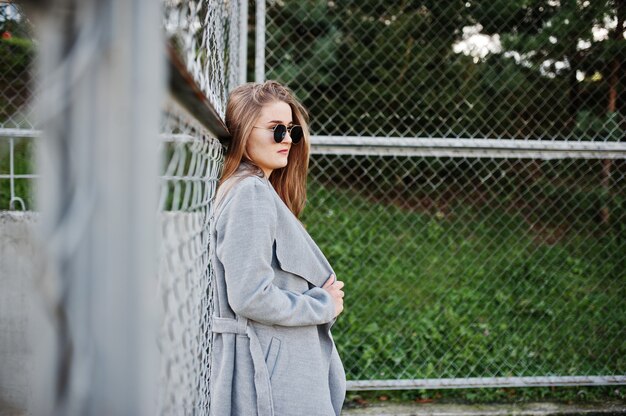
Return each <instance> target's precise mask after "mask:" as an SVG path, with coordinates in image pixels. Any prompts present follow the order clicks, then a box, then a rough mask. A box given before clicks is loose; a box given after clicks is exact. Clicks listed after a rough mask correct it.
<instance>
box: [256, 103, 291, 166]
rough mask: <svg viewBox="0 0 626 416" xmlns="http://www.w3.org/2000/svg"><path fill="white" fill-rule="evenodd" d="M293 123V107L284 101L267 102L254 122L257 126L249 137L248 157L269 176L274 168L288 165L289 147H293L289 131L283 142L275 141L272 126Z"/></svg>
mask: <svg viewBox="0 0 626 416" xmlns="http://www.w3.org/2000/svg"><path fill="white" fill-rule="evenodd" d="M292 123H293V120H292V114H291V107H290V106H289V104H287V103H285V102H284V101H274V102H271V103H269V104H265V105H264V106H263V108H262V109H261V115H260V116H259V118H258V119H257V120H256V122H255V123H254V126H255V128H253V129H252V133H251V134H250V137H249V138H248V143H247V144H246V151H247V153H248V157H250V159H251V160H252V162H254V163H255V164H256V165H257V166H258V167H259V168H261V170H263V173H264V174H265V177H267V178H269V176H270V174H271V173H272V171H273V170H274V169H280V168H284V167H285V166H287V158H288V156H289V149H290V148H291V144H292V142H291V136H290V135H289V133H287V135H286V136H285V138H284V139H283V141H282V142H280V143H276V142H275V141H274V132H273V131H272V128H273V127H274V126H275V125H277V124H284V125H285V126H290V125H291V124H292Z"/></svg>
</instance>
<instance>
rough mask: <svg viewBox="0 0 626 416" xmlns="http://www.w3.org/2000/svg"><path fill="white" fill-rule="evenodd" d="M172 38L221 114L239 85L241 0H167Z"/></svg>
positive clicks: (167, 23)
mask: <svg viewBox="0 0 626 416" xmlns="http://www.w3.org/2000/svg"><path fill="white" fill-rule="evenodd" d="M164 6H165V7H164V10H165V14H164V27H165V32H166V34H167V36H168V38H169V39H170V40H171V42H172V43H173V45H174V46H175V48H176V50H177V52H178V54H179V56H180V57H181V58H182V59H183V61H184V62H185V64H186V66H187V70H188V71H189V73H190V74H191V75H192V77H193V78H194V80H195V82H196V83H197V84H198V86H199V87H200V89H201V90H202V91H203V92H204V94H205V95H206V96H207V98H208V99H209V101H210V102H211V104H212V105H213V106H214V107H215V110H216V111H217V112H218V114H219V115H220V116H222V117H223V116H224V111H225V110H226V109H225V104H226V99H227V96H228V91H229V90H230V89H231V88H233V87H234V86H236V83H237V71H238V67H239V62H238V59H237V57H238V48H239V26H238V25H239V20H238V19H239V2H238V1H230V0H224V1H207V0H191V1H181V0H165V1H164Z"/></svg>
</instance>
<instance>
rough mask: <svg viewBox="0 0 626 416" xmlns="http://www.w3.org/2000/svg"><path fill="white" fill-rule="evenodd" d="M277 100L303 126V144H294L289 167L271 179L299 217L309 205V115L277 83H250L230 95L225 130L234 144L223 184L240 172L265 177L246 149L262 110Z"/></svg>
mask: <svg viewBox="0 0 626 416" xmlns="http://www.w3.org/2000/svg"><path fill="white" fill-rule="evenodd" d="M275 101H282V102H284V103H287V104H288V105H289V107H291V113H292V117H293V123H294V124H299V125H300V126H302V131H303V132H304V136H303V138H302V140H301V141H300V143H298V144H296V145H292V147H291V150H290V151H289V156H288V160H287V166H285V167H283V168H280V169H275V170H274V171H272V174H271V175H270V177H269V181H270V183H271V184H272V186H273V187H274V189H275V190H276V192H277V193H278V195H279V196H280V198H281V199H282V200H283V202H284V203H285V204H286V205H287V207H288V208H289V209H290V210H291V212H293V214H294V215H295V216H296V217H299V215H300V213H301V212H302V210H303V209H304V205H305V203H306V179H307V171H308V168H309V151H310V141H309V137H310V136H309V128H308V114H307V112H306V110H305V109H304V107H303V106H302V104H300V102H299V101H298V100H297V99H296V97H295V95H294V93H293V91H291V90H290V89H289V88H287V87H285V86H283V85H281V84H279V83H278V82H276V81H266V82H264V83H253V82H250V83H247V84H243V85H240V86H238V87H237V88H235V89H234V90H232V92H231V93H230V96H229V97H228V104H227V105H226V127H227V128H228V131H229V132H230V134H231V142H230V145H229V147H228V150H227V151H226V159H225V161H224V168H223V170H222V177H221V180H220V185H222V184H223V183H224V182H225V181H226V180H227V179H229V178H231V177H234V176H240V173H241V175H242V176H243V177H245V176H250V175H259V176H263V172H262V170H261V169H260V168H259V167H258V166H256V165H255V164H254V162H253V161H252V160H251V159H250V157H249V156H248V153H247V151H246V146H247V144H248V139H249V137H250V134H251V133H252V127H253V126H254V123H255V122H256V120H257V119H258V118H259V116H260V115H261V109H262V108H263V106H265V105H266V104H269V103H272V102H275Z"/></svg>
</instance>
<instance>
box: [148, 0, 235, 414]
mask: <svg viewBox="0 0 626 416" xmlns="http://www.w3.org/2000/svg"><path fill="white" fill-rule="evenodd" d="M239 3H240V2H238V1H219V2H215V1H186V2H180V1H166V2H165V17H164V27H165V31H166V34H167V36H168V38H169V42H170V44H171V45H173V50H174V52H175V56H173V57H172V56H171V57H170V59H173V60H176V59H177V57H178V58H179V59H181V61H182V62H183V63H184V68H185V70H186V74H185V75H184V76H183V77H182V78H183V79H184V80H185V81H183V82H182V83H178V84H174V85H171V86H170V89H171V99H170V103H169V105H168V109H167V111H166V116H165V123H164V128H163V132H164V138H165V142H164V146H163V152H162V154H163V157H164V163H165V165H164V174H163V175H162V176H161V180H162V186H161V192H160V202H159V207H160V211H161V234H162V238H161V241H162V246H161V253H160V267H159V285H158V287H159V292H160V297H161V301H162V306H163V318H162V321H161V322H162V326H161V333H160V337H159V341H160V346H161V354H162V365H161V375H160V382H159V385H160V388H161V392H160V393H159V397H160V400H161V403H160V406H159V409H160V413H161V414H172V415H174V414H194V415H195V414H197V415H208V414H209V407H210V396H209V384H208V383H209V379H210V372H211V368H210V355H211V344H210V341H211V336H210V335H211V329H210V325H211V316H212V314H213V305H212V296H211V282H212V273H213V269H212V267H210V264H209V221H210V218H211V212H212V211H211V210H212V202H213V198H214V196H215V190H216V188H217V182H218V180H219V175H220V172H221V168H222V163H223V153H224V148H223V145H222V143H220V141H219V140H218V137H220V138H223V137H224V127H223V122H222V120H223V117H224V111H225V105H226V100H227V97H228V91H229V90H230V89H231V88H233V87H234V86H236V85H237V82H238V77H239V65H240V61H239V49H240V47H241V46H240V40H241V37H240V36H239V30H240V18H241V17H240V4H239ZM244 38H245V36H244ZM185 70H183V72H185ZM170 77H172V76H171V75H170ZM181 90H195V91H198V92H199V94H197V93H196V94H186V93H184V92H183V93H182V94H181ZM214 113H215V114H217V117H213V116H211V114H214Z"/></svg>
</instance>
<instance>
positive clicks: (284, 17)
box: [265, 0, 626, 141]
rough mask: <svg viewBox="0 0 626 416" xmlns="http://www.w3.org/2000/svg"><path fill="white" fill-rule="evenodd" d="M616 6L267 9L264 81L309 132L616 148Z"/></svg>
mask: <svg viewBox="0 0 626 416" xmlns="http://www.w3.org/2000/svg"><path fill="white" fill-rule="evenodd" d="M625 9H626V6H625V5H624V2H623V1H622V0H615V1H606V0H603V1H593V2H590V1H580V2H559V1H551V0H545V1H536V2H530V3H523V4H522V3H512V2H510V1H507V0H497V1H492V2H476V1H460V0H449V1H402V2H395V3H394V2H387V1H382V0H365V1H352V0H347V1H335V0H311V1H304V2H303V1H297V0H277V1H270V2H268V5H267V18H266V21H267V23H266V27H267V30H266V37H267V43H266V45H265V51H266V63H265V64H266V65H265V68H266V77H267V78H268V79H278V80H281V81H283V82H287V83H289V85H290V86H292V87H293V88H294V89H295V91H296V92H297V93H298V96H299V97H301V99H302V100H303V101H304V103H305V104H306V106H307V108H308V109H309V110H310V112H311V114H312V115H313V117H312V122H311V129H312V132H313V134H317V135H330V136H376V137H394V136H400V137H431V138H437V137H441V138H492V139H534V140H571V141H578V140H600V141H619V140H624V139H625V134H624V131H626V119H625V116H624V106H625V105H626V104H625V103H624V100H625V98H624V94H623V93H622V91H623V90H624V86H625V83H626V79H625V77H624V65H625V63H624V59H625V56H626V52H625V51H624V36H623V33H624V19H625V15H626V12H625V11H624V10H625ZM618 25H619V29H617V26H618Z"/></svg>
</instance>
